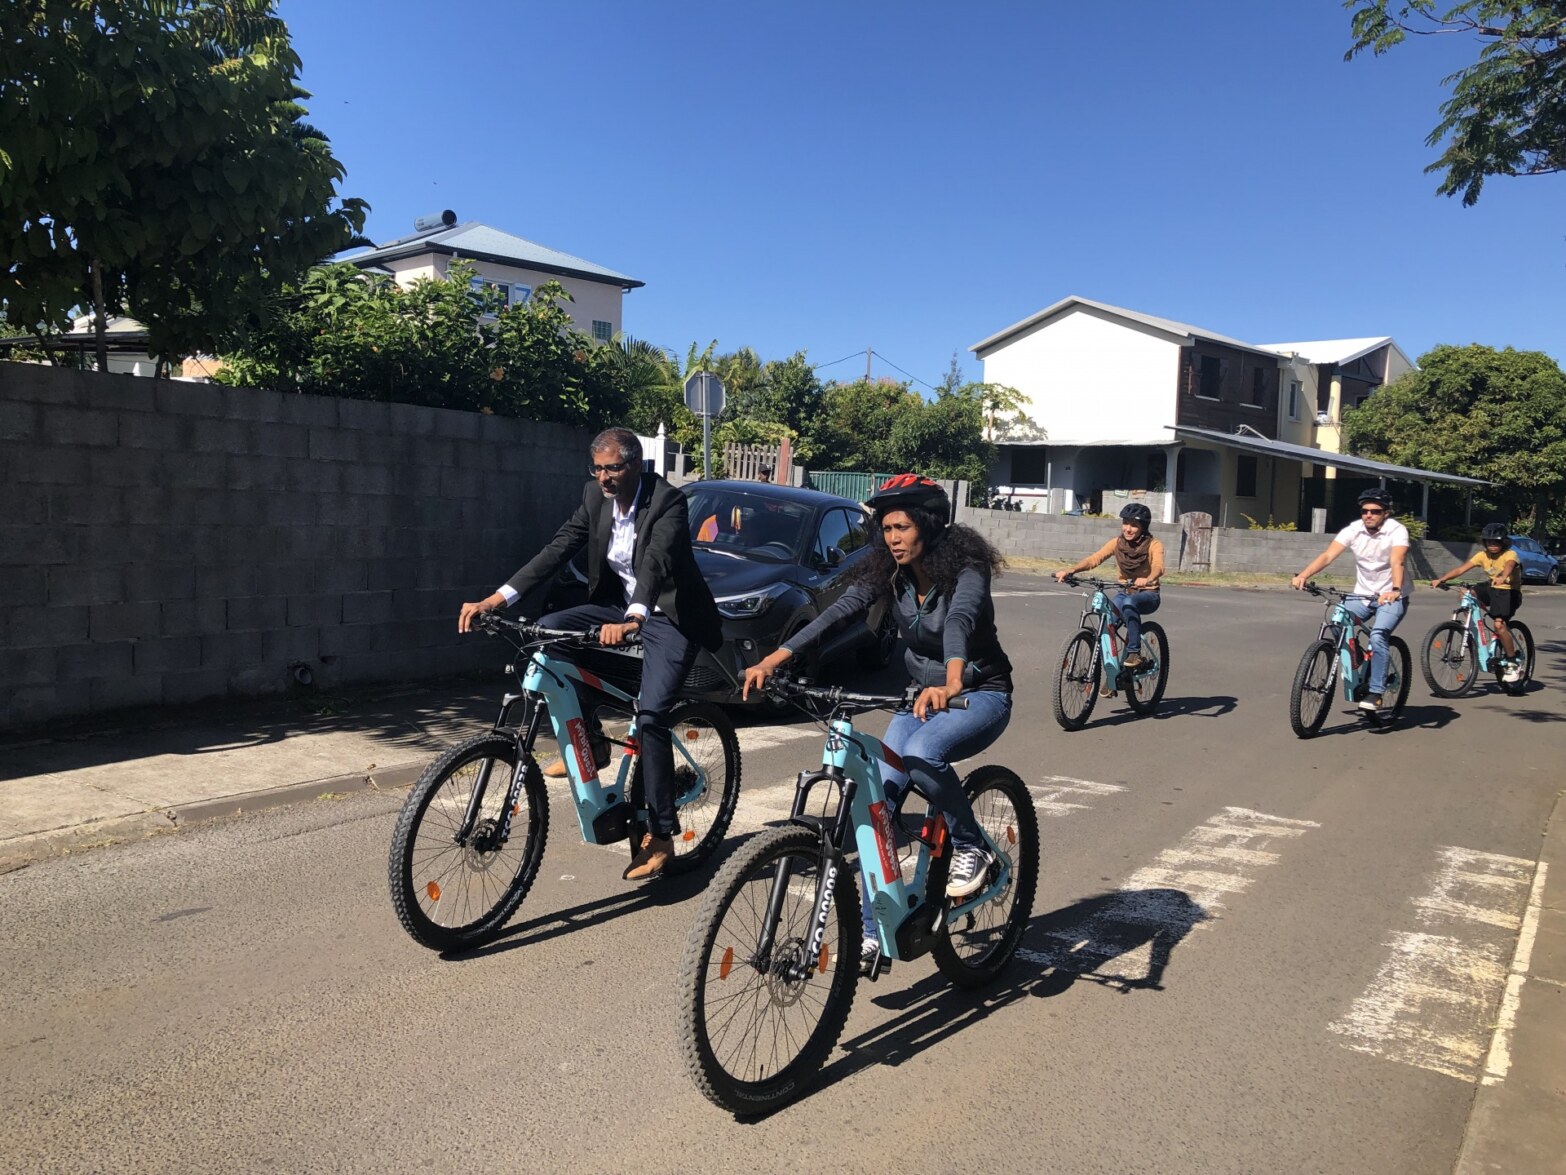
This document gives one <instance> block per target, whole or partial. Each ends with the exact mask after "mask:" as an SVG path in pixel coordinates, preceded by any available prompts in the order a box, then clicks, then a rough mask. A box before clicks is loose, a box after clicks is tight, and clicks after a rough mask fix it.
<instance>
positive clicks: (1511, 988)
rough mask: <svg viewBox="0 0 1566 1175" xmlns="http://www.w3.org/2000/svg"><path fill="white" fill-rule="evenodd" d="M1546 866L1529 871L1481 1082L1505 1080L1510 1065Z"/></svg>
mask: <svg viewBox="0 0 1566 1175" xmlns="http://www.w3.org/2000/svg"><path fill="white" fill-rule="evenodd" d="M1548 873H1549V866H1548V865H1546V864H1545V863H1544V862H1543V861H1540V862H1539V867H1538V868H1537V869H1535V870H1534V871H1533V886H1532V888H1530V889H1529V891H1528V907H1527V909H1526V910H1525V911H1524V912H1523V920H1522V926H1521V927H1520V928H1519V933H1518V935H1517V951H1516V953H1515V954H1513V955H1512V966H1511V970H1510V972H1509V973H1508V974H1507V976H1506V993H1505V994H1504V995H1503V996H1502V997H1501V1015H1500V1017H1499V1018H1498V1019H1497V1020H1496V1023H1495V1036H1494V1037H1493V1038H1491V1041H1490V1054H1489V1056H1487V1057H1486V1058H1485V1063H1484V1076H1483V1077H1482V1078H1480V1080H1481V1081H1483V1082H1484V1084H1485V1085H1499V1084H1500V1083H1501V1082H1502V1081H1504V1080H1506V1074H1507V1072H1508V1071H1509V1070H1510V1069H1511V1067H1512V1030H1513V1029H1515V1028H1516V1027H1517V1005H1518V1004H1519V1003H1520V1002H1521V1000H1522V987H1523V983H1524V982H1525V981H1526V980H1527V978H1528V965H1529V963H1530V962H1532V960H1533V943H1534V938H1535V936H1536V935H1537V934H1538V931H1539V911H1540V910H1541V909H1542V908H1543V906H1544V879H1545V877H1546V876H1547V875H1548Z"/></svg>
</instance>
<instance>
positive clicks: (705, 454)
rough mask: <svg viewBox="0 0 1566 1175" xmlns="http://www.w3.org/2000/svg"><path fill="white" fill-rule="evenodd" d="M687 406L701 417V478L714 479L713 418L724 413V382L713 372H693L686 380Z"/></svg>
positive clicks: (704, 479)
mask: <svg viewBox="0 0 1566 1175" xmlns="http://www.w3.org/2000/svg"><path fill="white" fill-rule="evenodd" d="M685 406H686V407H687V408H689V409H690V410H691V411H692V412H694V413H695V414H696V415H697V416H700V417H701V450H702V452H701V459H702V464H701V476H702V480H703V481H708V480H711V478H712V418H713V417H714V416H716V415H718V414H719V413H720V412H722V411H723V381H722V380H721V379H719V378H718V377H717V375H716V374H714V373H713V372H711V371H693V372H691V374H690V375H688V376H686V378H685Z"/></svg>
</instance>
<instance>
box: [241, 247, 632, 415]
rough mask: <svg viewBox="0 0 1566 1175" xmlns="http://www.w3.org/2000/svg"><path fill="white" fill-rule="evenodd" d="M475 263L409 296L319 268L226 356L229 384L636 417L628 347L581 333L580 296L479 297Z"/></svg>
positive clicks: (342, 269) (378, 280)
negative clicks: (512, 301)
mask: <svg viewBox="0 0 1566 1175" xmlns="http://www.w3.org/2000/svg"><path fill="white" fill-rule="evenodd" d="M472 276H473V267H472V265H471V263H468V262H465V261H456V262H453V263H452V265H451V269H450V272H449V275H448V278H447V279H446V280H422V281H417V282H414V283H413V284H412V285H411V286H409V287H408V288H406V289H404V288H402V287H401V286H398V285H397V284H396V283H395V282H393V281H391V280H390V279H387V278H384V277H379V276H376V275H373V274H365V273H361V272H360V271H359V270H358V269H356V268H355V267H354V266H352V265H350V264H347V263H339V264H334V265H323V266H319V267H317V268H316V269H313V270H311V271H310V273H309V274H308V275H307V276H306V277H305V279H304V281H303V282H302V283H301V284H300V286H299V287H298V288H297V289H291V288H290V289H287V290H286V291H285V293H284V295H283V296H282V297H280V298H279V299H278V305H277V307H276V309H275V311H274V313H273V314H272V315H271V316H270V319H269V324H268V326H267V327H266V329H264V330H262V331H259V332H257V333H256V334H255V335H253V336H252V337H251V338H250V339H249V340H248V341H247V344H246V346H245V347H244V349H242V350H240V351H236V352H232V353H228V354H225V355H224V356H223V367H222V369H221V370H220V371H219V372H218V377H217V378H218V380H219V382H222V383H226V384H231V385H237V386H245V387H268V388H274V389H278V390H287V391H301V392H314V393H317V394H321V395H335V396H345V397H349V398H352V399H361V400H392V401H397V402H400V403H408V404H427V405H431V406H434V407H440V408H459V409H466V410H468V411H478V412H489V413H495V414H498V415H501V416H516V417H521V418H523V419H527V420H556V421H561V422H564V423H567V424H576V425H581V426H584V427H590V428H596V427H602V426H604V425H606V424H610V423H619V422H621V421H623V420H625V419H626V418H627V416H628V414H629V412H630V409H631V406H632V402H633V397H632V392H631V388H630V381H629V380H628V378H627V374H626V370H625V366H624V361H623V359H622V357H621V350H620V348H617V347H613V346H607V347H601V346H596V345H595V344H594V343H593V341H592V340H591V339H589V338H588V337H587V336H586V335H585V334H583V333H582V332H581V331H578V330H576V329H574V327H573V326H572V323H571V316H570V314H569V312H568V311H567V310H566V309H565V303H566V302H568V301H569V300H570V295H569V294H568V293H566V291H565V290H564V288H562V287H561V286H560V284H559V283H558V282H545V283H544V284H542V285H540V286H539V287H538V288H537V289H536V290H534V291H533V295H532V297H530V298H529V299H528V300H527V301H526V302H523V303H521V304H519V305H513V306H511V307H509V308H502V307H501V306H500V304H499V303H500V299H499V296H498V295H497V294H496V293H495V292H494V291H493V290H487V289H486V290H474V289H473V288H472V285H471V279H472Z"/></svg>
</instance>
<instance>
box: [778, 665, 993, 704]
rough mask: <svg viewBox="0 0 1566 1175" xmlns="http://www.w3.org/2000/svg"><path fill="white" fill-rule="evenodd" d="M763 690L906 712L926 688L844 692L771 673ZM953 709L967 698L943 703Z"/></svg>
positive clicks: (833, 702) (837, 687) (914, 686)
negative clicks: (872, 692)
mask: <svg viewBox="0 0 1566 1175" xmlns="http://www.w3.org/2000/svg"><path fill="white" fill-rule="evenodd" d="M762 688H764V689H765V690H767V691H769V692H771V693H774V694H777V695H778V696H780V697H789V696H793V697H799V698H814V699H816V700H817V701H822V702H830V703H831V704H832V705H833V706H863V707H864V708H866V709H870V710H891V709H898V710H901V709H906V708H910V707H912V706H913V704H914V702H915V701H917V700H918V698H919V695H920V694H921V693H923V692H924V690H925V689H926V688H927V687H925V686H922V685H910V686H909V687H908V688H907V689H905V690H904V691H903V692H902V693H900V694H895V695H894V694H861V693H855V692H853V691H852V690H846V689H843V688H842V687H841V686H835V685H834V686H820V685H805V684H804V683H803V682H800V681H795V680H794V679H793V678H792V677H788V676H786V675H785V674H782V673H774V674H773V675H772V676H771V677H769V678H767V683H766V685H765V686H763V687H762ZM946 705H947V707H948V708H949V709H952V710H966V709H967V708H968V699H967V698H965V697H963V696H961V695H959V696H957V697H955V698H951V699H949V700H948V701H947V703H946Z"/></svg>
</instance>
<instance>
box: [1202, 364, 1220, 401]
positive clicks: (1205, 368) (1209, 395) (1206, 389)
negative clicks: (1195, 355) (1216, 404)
mask: <svg viewBox="0 0 1566 1175" xmlns="http://www.w3.org/2000/svg"><path fill="white" fill-rule="evenodd" d="M1222 386H1223V360H1222V359H1218V358H1215V357H1214V356H1212V355H1203V356H1202V378H1201V382H1200V383H1199V384H1198V385H1197V388H1196V394H1197V395H1198V396H1200V397H1201V398H1202V399H1204V400H1216V399H1218V398H1219V394H1218V393H1219V389H1220V388H1221V387H1222Z"/></svg>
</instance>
